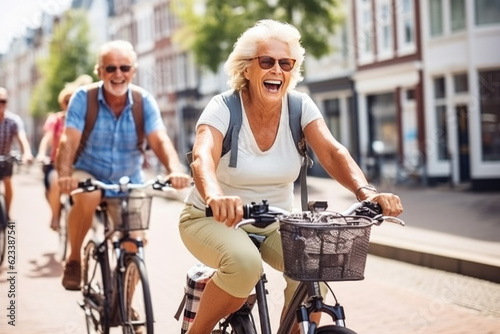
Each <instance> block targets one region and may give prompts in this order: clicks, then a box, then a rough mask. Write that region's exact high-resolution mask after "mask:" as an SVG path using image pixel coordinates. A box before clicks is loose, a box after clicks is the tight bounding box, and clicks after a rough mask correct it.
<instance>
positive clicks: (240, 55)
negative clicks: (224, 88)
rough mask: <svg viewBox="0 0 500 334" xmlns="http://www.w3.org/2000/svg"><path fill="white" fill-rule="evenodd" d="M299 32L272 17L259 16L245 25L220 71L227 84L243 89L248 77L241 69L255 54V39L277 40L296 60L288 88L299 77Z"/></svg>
mask: <svg viewBox="0 0 500 334" xmlns="http://www.w3.org/2000/svg"><path fill="white" fill-rule="evenodd" d="M300 38H301V36H300V33H299V31H298V30H297V28H295V27H294V26H292V25H291V24H289V23H283V22H278V21H274V20H260V21H258V22H257V23H256V24H255V25H254V26H253V27H251V28H249V29H247V30H246V31H245V32H244V33H243V34H242V35H241V36H240V37H239V38H238V40H237V41H236V43H235V44H234V47H233V51H232V52H231V54H230V55H229V57H228V59H227V61H226V63H225V64H224V71H225V72H226V74H227V75H228V76H229V81H228V84H229V86H230V87H231V88H232V89H234V90H236V91H240V90H245V89H247V86H248V80H247V79H246V78H245V76H244V72H245V69H246V68H247V67H248V66H249V65H250V59H251V58H254V57H256V56H258V55H257V47H258V46H259V43H262V42H266V41H270V40H278V41H281V42H284V43H285V44H287V45H288V47H289V48H290V58H293V59H295V60H296V62H295V66H294V67H293V69H292V70H291V71H290V74H291V78H290V84H289V85H288V90H291V89H293V88H295V86H297V83H299V82H300V81H302V79H303V77H302V63H303V62H304V54H305V49H304V48H303V47H302V46H301V44H300Z"/></svg>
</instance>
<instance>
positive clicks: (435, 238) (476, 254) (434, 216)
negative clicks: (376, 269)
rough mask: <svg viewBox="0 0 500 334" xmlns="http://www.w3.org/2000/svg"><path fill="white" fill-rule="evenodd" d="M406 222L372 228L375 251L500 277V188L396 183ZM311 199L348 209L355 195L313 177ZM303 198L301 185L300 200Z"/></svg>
mask: <svg viewBox="0 0 500 334" xmlns="http://www.w3.org/2000/svg"><path fill="white" fill-rule="evenodd" d="M378 188H379V191H390V192H393V193H395V194H397V195H399V196H400V197H401V199H402V201H403V205H404V208H405V211H404V213H403V214H402V215H401V216H400V218H401V219H403V220H404V221H405V222H406V226H405V227H400V226H395V225H392V224H385V225H382V226H378V227H377V226H375V227H374V228H372V234H371V238H370V241H371V246H370V253H371V254H374V255H378V256H382V257H386V258H391V259H396V260H401V261H404V262H407V263H412V264H417V265H421V266H425V267H430V268H434V269H440V270H444V271H448V272H454V273H458V274H463V275H466V276H471V277H476V278H480V279H485V280H489V281H492V282H496V283H500V191H498V192H488V193H475V192H471V191H467V190H463V189H454V188H450V187H447V186H445V187H439V188H428V187H425V188H424V187H413V188H406V187H395V188H393V189H383V188H382V187H378ZM308 191H309V200H328V202H329V206H330V207H329V209H330V210H334V211H342V210H343V209H345V208H347V207H348V206H349V205H350V204H352V202H353V201H355V199H354V196H353V195H352V194H351V193H350V192H349V191H347V190H346V189H345V188H343V187H342V186H341V185H340V184H339V183H337V182H336V181H334V180H331V179H327V178H318V177H310V176H309V177H308ZM297 200H298V201H300V188H299V189H296V201H297Z"/></svg>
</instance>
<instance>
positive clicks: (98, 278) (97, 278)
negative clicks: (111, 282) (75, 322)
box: [82, 241, 110, 334]
mask: <svg viewBox="0 0 500 334" xmlns="http://www.w3.org/2000/svg"><path fill="white" fill-rule="evenodd" d="M84 254H85V255H84V267H83V287H82V294H83V306H82V307H83V308H84V311H85V323H86V326H87V333H88V334H109V327H110V323H109V321H110V309H109V306H108V305H109V304H108V302H107V301H106V295H105V291H106V284H107V283H106V282H105V280H106V279H105V276H104V272H103V268H102V264H101V262H100V261H99V260H98V257H97V244H96V243H95V242H94V241H89V242H88V243H87V245H86V246H85V253H84Z"/></svg>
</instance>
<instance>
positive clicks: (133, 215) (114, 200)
mask: <svg viewBox="0 0 500 334" xmlns="http://www.w3.org/2000/svg"><path fill="white" fill-rule="evenodd" d="M151 200H152V197H151V196H127V197H108V198H106V203H107V213H108V217H109V219H110V222H111V225H112V227H113V229H114V230H116V231H135V230H147V229H148V228H149V215H150V212H151Z"/></svg>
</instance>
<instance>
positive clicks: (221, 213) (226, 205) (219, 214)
mask: <svg viewBox="0 0 500 334" xmlns="http://www.w3.org/2000/svg"><path fill="white" fill-rule="evenodd" d="M206 203H207V205H208V206H210V208H211V209H212V214H213V217H214V218H215V220H216V221H218V222H220V223H225V224H226V226H227V227H232V226H234V225H236V224H237V223H239V222H240V221H241V220H242V219H243V203H242V202H241V198H239V197H238V196H214V197H209V198H208V199H207V201H206Z"/></svg>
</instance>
